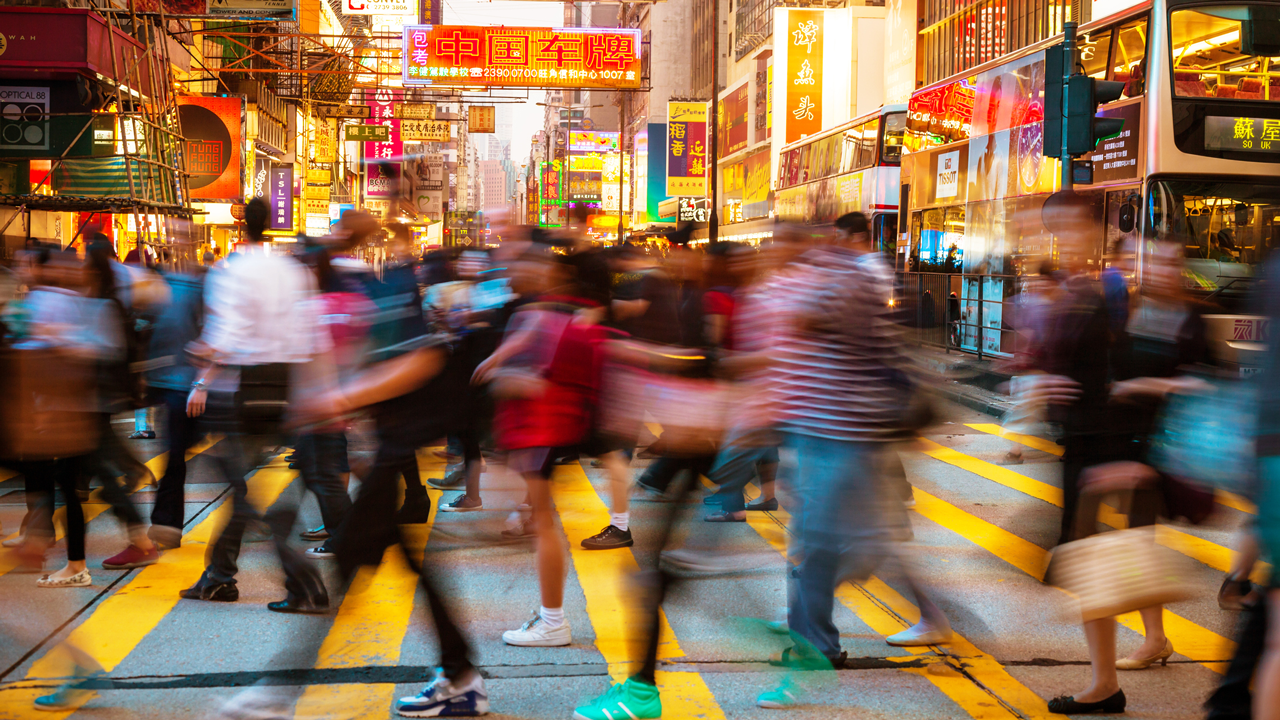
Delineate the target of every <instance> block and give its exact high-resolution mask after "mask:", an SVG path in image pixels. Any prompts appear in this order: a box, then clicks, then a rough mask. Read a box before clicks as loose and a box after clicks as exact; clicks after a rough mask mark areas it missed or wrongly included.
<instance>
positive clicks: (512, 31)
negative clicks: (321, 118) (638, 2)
mask: <svg viewBox="0 0 1280 720" xmlns="http://www.w3.org/2000/svg"><path fill="white" fill-rule="evenodd" d="M640 43H641V37H640V31H639V30H638V29H636V28H537V27H489V26H479V25H406V26H405V27H404V46H403V54H402V67H403V68H404V82H405V83H406V84H410V85H464V86H476V85H479V86H488V87H574V88H582V87H596V88H638V87H640V86H641V80H642V78H641V77H640V75H641V66H640Z"/></svg>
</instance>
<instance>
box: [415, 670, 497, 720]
mask: <svg viewBox="0 0 1280 720" xmlns="http://www.w3.org/2000/svg"><path fill="white" fill-rule="evenodd" d="M487 712H489V695H488V694H487V693H486V692H485V690H484V679H483V678H481V677H480V673H478V672H475V671H472V672H471V679H470V680H468V681H467V682H465V683H458V684H455V683H453V682H451V681H450V680H449V679H448V678H446V677H445V676H444V670H443V669H439V670H437V671H436V677H435V679H434V680H432V681H431V683H430V684H429V685H427V686H426V687H425V688H423V689H422V692H420V693H418V694H417V695H414V696H412V697H402V698H400V699H399V700H397V701H396V714H397V715H400V716H402V717H470V716H475V715H484V714H485V713H487Z"/></svg>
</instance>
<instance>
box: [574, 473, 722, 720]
mask: <svg viewBox="0 0 1280 720" xmlns="http://www.w3.org/2000/svg"><path fill="white" fill-rule="evenodd" d="M553 487H554V492H555V502H556V508H557V510H558V511H559V515H560V524H561V526H562V527H563V528H564V534H565V535H566V536H567V537H568V540H569V548H570V556H571V557H572V559H573V566H574V569H575V571H576V572H577V576H578V581H579V583H580V584H581V585H582V592H583V594H584V595H585V596H586V599H587V615H588V616H589V617H590V618H591V626H592V628H593V629H594V630H595V635H596V649H598V650H599V651H600V654H601V655H603V656H604V659H605V662H607V663H608V664H609V674H610V675H611V676H612V677H613V679H614V680H615V681H618V682H621V681H623V680H625V679H626V678H627V677H629V676H630V675H631V674H632V673H633V672H635V671H636V670H638V669H639V668H638V667H637V666H636V664H635V662H636V661H638V660H639V659H640V658H641V657H642V653H643V647H642V644H643V639H642V638H641V637H639V635H641V633H640V632H638V629H639V628H641V627H643V625H642V622H638V621H637V619H636V617H635V613H634V610H635V607H634V602H633V601H632V599H633V598H634V592H633V591H632V590H631V588H630V587H629V583H630V581H631V578H632V576H634V575H635V574H636V572H638V571H639V570H640V566H639V564H638V563H637V562H636V558H635V555H634V554H633V553H632V552H630V551H622V550H611V551H598V550H597V551H592V550H583V549H582V544H581V543H582V541H583V540H585V539H587V538H588V537H591V536H592V535H595V534H596V533H597V532H599V531H600V528H602V527H604V526H605V525H608V524H609V510H608V508H607V507H606V506H605V504H604V502H602V501H601V500H600V496H599V495H597V494H596V490H595V488H594V487H592V485H591V482H590V481H589V480H588V479H587V474H586V473H585V472H584V471H583V469H582V467H581V466H580V465H579V464H578V463H571V464H569V465H561V466H558V467H557V468H556V474H555V484H554V486H553ZM683 656H684V651H683V650H681V649H680V644H679V642H678V640H677V639H676V636H675V633H674V632H673V631H672V629H671V625H670V624H669V623H668V622H667V616H666V613H665V612H664V613H663V614H662V615H661V640H660V642H659V645H658V659H659V660H662V659H666V658H677V657H683ZM657 681H658V688H659V689H660V690H661V691H662V710H663V716H664V717H668V718H703V719H704V720H720V719H722V718H724V711H723V710H721V708H720V704H719V703H718V702H716V699H715V696H714V695H713V694H712V693H711V689H710V688H708V687H707V684H706V682H705V681H704V680H703V679H702V675H701V674H700V673H697V672H677V671H663V670H659V671H658V673H657ZM601 689H602V690H603V688H601Z"/></svg>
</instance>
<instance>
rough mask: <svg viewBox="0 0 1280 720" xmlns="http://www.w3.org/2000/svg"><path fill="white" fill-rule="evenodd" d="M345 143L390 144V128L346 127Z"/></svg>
mask: <svg viewBox="0 0 1280 720" xmlns="http://www.w3.org/2000/svg"><path fill="white" fill-rule="evenodd" d="M344 137H345V138H346V140H347V142H390V141H391V128H389V127H387V126H386V125H348V126H347V127H346V131H345V135H344Z"/></svg>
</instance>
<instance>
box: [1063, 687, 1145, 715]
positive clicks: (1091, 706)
mask: <svg viewBox="0 0 1280 720" xmlns="http://www.w3.org/2000/svg"><path fill="white" fill-rule="evenodd" d="M1125 704H1126V701H1125V697H1124V691H1123V690H1117V691H1116V694H1115V695H1112V696H1111V697H1109V698H1107V699H1106V700H1099V701H1098V702H1091V703H1087V702H1077V701H1076V699H1075V698H1074V697H1071V696H1068V695H1063V696H1062V697H1056V698H1054V699H1052V700H1050V701H1049V712H1051V713H1057V714H1059V715H1088V714H1092V713H1104V714H1112V713H1122V712H1124V706H1125Z"/></svg>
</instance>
